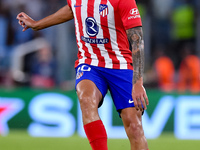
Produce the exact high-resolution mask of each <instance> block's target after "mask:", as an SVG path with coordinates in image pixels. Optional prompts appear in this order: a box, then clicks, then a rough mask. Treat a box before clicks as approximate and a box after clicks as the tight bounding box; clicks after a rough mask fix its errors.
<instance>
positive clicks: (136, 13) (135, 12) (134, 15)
mask: <svg viewBox="0 0 200 150" xmlns="http://www.w3.org/2000/svg"><path fill="white" fill-rule="evenodd" d="M130 15H131V16H130V17H128V20H130V19H136V18H140V13H139V10H138V9H137V8H133V9H131V10H130Z"/></svg>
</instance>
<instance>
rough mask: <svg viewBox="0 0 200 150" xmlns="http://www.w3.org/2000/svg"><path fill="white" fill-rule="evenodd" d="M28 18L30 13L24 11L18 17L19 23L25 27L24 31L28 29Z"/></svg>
mask: <svg viewBox="0 0 200 150" xmlns="http://www.w3.org/2000/svg"><path fill="white" fill-rule="evenodd" d="M27 18H28V15H27V14H25V13H24V12H21V13H19V14H18V15H17V19H18V20H19V21H18V23H19V25H21V26H22V27H23V30H22V31H26V30H27V29H28V28H29V27H27V25H26V23H25V22H26V19H27Z"/></svg>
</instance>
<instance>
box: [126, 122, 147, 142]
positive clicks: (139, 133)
mask: <svg viewBox="0 0 200 150" xmlns="http://www.w3.org/2000/svg"><path fill="white" fill-rule="evenodd" d="M128 132H129V133H128V136H131V138H133V139H134V140H135V141H137V140H139V139H141V138H142V137H143V136H144V131H143V128H142V125H141V123H139V122H137V123H135V122H134V123H133V122H131V123H130V124H129V126H128Z"/></svg>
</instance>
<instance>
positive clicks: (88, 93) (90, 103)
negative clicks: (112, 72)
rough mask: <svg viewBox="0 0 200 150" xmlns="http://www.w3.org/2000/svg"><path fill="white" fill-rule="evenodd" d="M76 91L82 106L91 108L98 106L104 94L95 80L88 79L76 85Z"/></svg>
mask: <svg viewBox="0 0 200 150" xmlns="http://www.w3.org/2000/svg"><path fill="white" fill-rule="evenodd" d="M76 92H77V95H78V98H79V102H80V105H81V106H83V107H84V106H85V107H87V108H89V109H92V108H98V105H99V103H100V101H101V99H102V94H101V92H100V91H99V89H98V88H97V86H96V85H95V83H94V82H92V81H91V80H88V79H84V80H82V81H80V82H79V83H78V84H77V86H76Z"/></svg>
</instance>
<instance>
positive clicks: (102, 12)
mask: <svg viewBox="0 0 200 150" xmlns="http://www.w3.org/2000/svg"><path fill="white" fill-rule="evenodd" d="M99 14H100V15H101V16H102V17H105V16H107V15H108V5H106V4H100V5H99Z"/></svg>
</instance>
